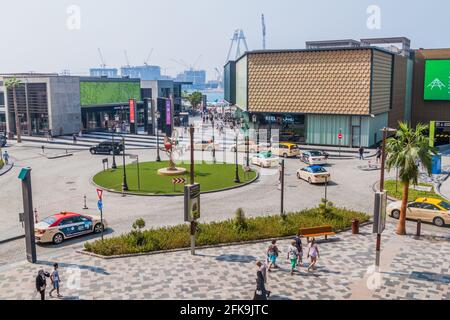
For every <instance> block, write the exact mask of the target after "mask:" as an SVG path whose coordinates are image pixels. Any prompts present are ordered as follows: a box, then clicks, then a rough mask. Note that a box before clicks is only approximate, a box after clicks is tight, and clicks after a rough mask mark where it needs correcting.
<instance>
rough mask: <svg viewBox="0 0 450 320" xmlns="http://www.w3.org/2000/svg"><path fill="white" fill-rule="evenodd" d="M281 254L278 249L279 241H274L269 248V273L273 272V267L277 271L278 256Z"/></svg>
mask: <svg viewBox="0 0 450 320" xmlns="http://www.w3.org/2000/svg"><path fill="white" fill-rule="evenodd" d="M279 254H280V251H279V250H278V247H277V241H276V240H272V243H271V244H270V246H269V248H268V249H267V259H268V261H269V268H268V270H269V272H270V271H272V267H273V268H275V269H277V268H278V266H277V258H278V255H279Z"/></svg>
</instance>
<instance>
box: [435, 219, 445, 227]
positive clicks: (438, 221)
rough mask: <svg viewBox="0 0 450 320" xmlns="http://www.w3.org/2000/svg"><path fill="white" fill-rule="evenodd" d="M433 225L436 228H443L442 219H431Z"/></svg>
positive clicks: (443, 222)
mask: <svg viewBox="0 0 450 320" xmlns="http://www.w3.org/2000/svg"><path fill="white" fill-rule="evenodd" d="M433 223H434V225H435V226H437V227H443V226H444V225H445V221H444V219H442V218H439V217H437V218H434V219H433Z"/></svg>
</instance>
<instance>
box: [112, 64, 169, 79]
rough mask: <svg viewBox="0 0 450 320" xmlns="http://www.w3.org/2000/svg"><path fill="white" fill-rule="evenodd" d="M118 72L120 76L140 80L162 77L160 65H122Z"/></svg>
mask: <svg viewBox="0 0 450 320" xmlns="http://www.w3.org/2000/svg"><path fill="white" fill-rule="evenodd" d="M120 74H121V76H122V77H129V78H131V79H141V80H160V79H161V78H162V76H161V67H159V66H149V65H144V66H136V67H122V68H120Z"/></svg>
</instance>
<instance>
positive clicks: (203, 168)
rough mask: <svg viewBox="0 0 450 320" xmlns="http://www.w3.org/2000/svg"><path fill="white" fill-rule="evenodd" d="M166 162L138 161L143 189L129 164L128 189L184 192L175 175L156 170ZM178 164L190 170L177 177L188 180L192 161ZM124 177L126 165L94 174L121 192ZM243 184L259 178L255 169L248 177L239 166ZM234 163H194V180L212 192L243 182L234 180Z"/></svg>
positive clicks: (99, 183)
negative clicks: (170, 175) (174, 185)
mask: <svg viewBox="0 0 450 320" xmlns="http://www.w3.org/2000/svg"><path fill="white" fill-rule="evenodd" d="M168 165H169V163H168V162H167V161H163V162H144V163H140V164H139V171H140V180H141V191H139V190H138V179H137V166H136V164H129V165H127V166H126V173H127V183H128V188H129V192H134V193H139V192H141V193H153V194H182V193H183V185H182V184H181V185H176V190H175V192H174V188H173V184H172V179H173V178H174V177H168V176H166V177H164V176H159V175H158V173H157V171H158V169H161V168H166V167H168ZM177 167H184V168H186V169H187V170H188V172H187V173H186V175H184V176H177V178H178V177H180V178H181V177H184V178H185V179H186V182H187V183H189V174H190V173H189V167H190V165H189V163H187V162H186V163H184V164H177ZM122 177H123V166H121V167H118V168H117V170H107V171H102V172H99V173H98V174H97V175H95V176H94V182H95V183H96V184H97V185H99V186H101V187H104V188H107V189H112V190H116V191H122ZM239 177H240V180H241V183H240V184H243V183H246V182H249V181H250V180H252V179H254V178H255V177H256V172H254V171H252V172H250V173H248V174H247V176H246V177H245V175H244V171H243V170H242V167H241V166H239ZM234 178H235V166H234V165H233V164H223V163H217V164H209V163H203V164H202V163H196V164H195V182H197V183H200V185H201V190H202V191H203V192H205V191H211V190H218V189H224V188H228V187H234V186H237V185H240V184H238V183H235V182H234Z"/></svg>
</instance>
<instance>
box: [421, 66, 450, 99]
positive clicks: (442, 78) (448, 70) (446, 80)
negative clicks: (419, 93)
mask: <svg viewBox="0 0 450 320" xmlns="http://www.w3.org/2000/svg"><path fill="white" fill-rule="evenodd" d="M424 99H425V100H449V101H450V60H427V61H426V62H425V83H424Z"/></svg>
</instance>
